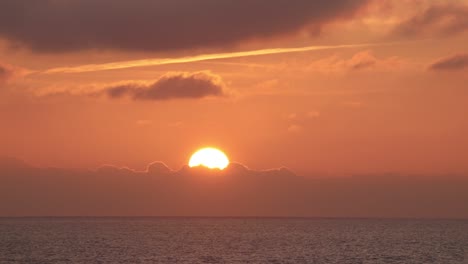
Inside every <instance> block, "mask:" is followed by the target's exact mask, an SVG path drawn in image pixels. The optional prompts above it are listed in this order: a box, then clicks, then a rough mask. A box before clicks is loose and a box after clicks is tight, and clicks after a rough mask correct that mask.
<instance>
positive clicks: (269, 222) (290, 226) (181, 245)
mask: <svg viewBox="0 0 468 264" xmlns="http://www.w3.org/2000/svg"><path fill="white" fill-rule="evenodd" d="M0 263H443V264H445V263H447V264H448V263H468V220H409V219H345V218H339V219H328V218H183V217H176V218H165V217H141V218H126V217H122V218H119V217H109V218H107V217H103V218H94V217H83V218H79V217H78V218H74V217H70V218H67V217H64V218H0Z"/></svg>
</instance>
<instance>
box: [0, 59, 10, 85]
mask: <svg viewBox="0 0 468 264" xmlns="http://www.w3.org/2000/svg"><path fill="white" fill-rule="evenodd" d="M12 76H13V70H12V69H11V68H10V67H7V66H4V65H2V64H0V84H2V83H3V82H6V81H7V80H8V79H10V78H11V77H12Z"/></svg>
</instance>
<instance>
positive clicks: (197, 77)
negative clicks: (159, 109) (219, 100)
mask: <svg viewBox="0 0 468 264" xmlns="http://www.w3.org/2000/svg"><path fill="white" fill-rule="evenodd" d="M104 92H105V93H106V94H107V95H108V96H109V97H110V98H121V97H124V96H129V97H131V98H133V99H134V100H170V99H198V98H204V97H208V96H226V95H227V94H226V88H225V84H224V83H223V81H222V79H221V77H219V76H218V75H215V74H212V73H209V72H195V73H177V74H167V75H164V76H163V77H161V78H160V79H159V80H157V81H156V82H154V83H151V84H148V85H142V84H138V83H130V84H125V85H119V86H114V87H109V88H105V89H104Z"/></svg>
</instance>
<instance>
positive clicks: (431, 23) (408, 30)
mask: <svg viewBox="0 0 468 264" xmlns="http://www.w3.org/2000/svg"><path fill="white" fill-rule="evenodd" d="M466 31H468V6H467V5H461V4H446V5H433V6H431V7H429V8H428V9H426V10H425V11H424V12H422V13H420V14H417V15H415V16H413V17H411V18H409V19H408V20H405V21H403V22H402V23H400V24H399V25H397V26H396V27H395V28H394V30H393V31H392V34H393V35H396V36H401V37H416V36H434V35H437V36H450V35H455V34H459V33H462V32H466Z"/></svg>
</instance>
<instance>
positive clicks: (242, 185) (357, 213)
mask: <svg viewBox="0 0 468 264" xmlns="http://www.w3.org/2000/svg"><path fill="white" fill-rule="evenodd" d="M467 200H468V178H466V177H465V178H462V177H453V176H440V177H435V176H434V177H428V176H426V177H423V176H421V177H413V176H406V177H405V176H398V175H374V176H356V177H342V178H305V177H299V176H296V175H295V174H294V173H292V172H291V171H289V170H288V169H285V168H281V169H273V170H266V171H256V170H251V169H249V168H246V167H245V166H243V165H241V164H236V163H233V164H231V165H229V167H228V168H226V169H225V170H224V171H211V170H207V169H202V168H188V167H183V168H182V169H180V170H172V169H169V168H168V167H167V166H166V165H164V164H163V163H161V162H155V163H152V164H150V165H149V166H148V169H147V170H145V171H133V170H131V169H128V168H117V167H114V166H103V167H101V168H99V169H98V170H96V171H91V170H72V169H60V168H34V167H31V166H28V165H26V164H24V163H22V162H19V161H17V160H14V159H3V160H2V159H0V216H22V215H28V216H38V215H39V216H44V215H47V216H54V215H73V216H77V215H85V216H89V215H93V216H101V215H107V216H112V215H123V216H143V215H148V216H151V215H163V216H345V217H457V218H462V217H464V218H467V217H468V210H467V205H466V201H467Z"/></svg>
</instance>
